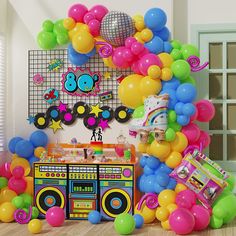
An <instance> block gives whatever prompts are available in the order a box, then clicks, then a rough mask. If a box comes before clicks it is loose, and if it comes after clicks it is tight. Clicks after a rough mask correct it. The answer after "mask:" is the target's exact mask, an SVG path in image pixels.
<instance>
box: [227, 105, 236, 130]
mask: <svg viewBox="0 0 236 236" xmlns="http://www.w3.org/2000/svg"><path fill="white" fill-rule="evenodd" d="M227 112H228V121H227V129H228V130H236V104H228V106H227Z"/></svg>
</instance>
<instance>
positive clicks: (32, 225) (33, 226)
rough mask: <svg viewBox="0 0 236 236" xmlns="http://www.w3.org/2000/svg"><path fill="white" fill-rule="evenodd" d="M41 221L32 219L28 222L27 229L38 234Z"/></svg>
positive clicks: (40, 228)
mask: <svg viewBox="0 0 236 236" xmlns="http://www.w3.org/2000/svg"><path fill="white" fill-rule="evenodd" d="M42 226H43V223H42V221H40V220H39V219H33V220H31V221H30V222H29V223H28V230H29V232H30V233H32V234H39V233H40V232H41V231H42Z"/></svg>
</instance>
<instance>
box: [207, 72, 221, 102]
mask: <svg viewBox="0 0 236 236" xmlns="http://www.w3.org/2000/svg"><path fill="white" fill-rule="evenodd" d="M222 88H223V85H222V74H219V73H218V74H209V98H210V99H222Z"/></svg>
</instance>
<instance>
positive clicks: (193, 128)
mask: <svg viewBox="0 0 236 236" xmlns="http://www.w3.org/2000/svg"><path fill="white" fill-rule="evenodd" d="M182 133H183V134H184V135H185V136H186V137H187V139H188V143H189V144H193V143H195V142H196V141H197V140H198V139H199V137H200V129H199V127H198V125H196V124H194V123H189V124H188V125H186V126H184V127H183V128H182Z"/></svg>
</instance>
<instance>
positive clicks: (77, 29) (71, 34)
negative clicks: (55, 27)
mask: <svg viewBox="0 0 236 236" xmlns="http://www.w3.org/2000/svg"><path fill="white" fill-rule="evenodd" d="M82 31H86V32H88V33H89V27H88V26H87V25H85V24H83V23H76V25H75V27H74V28H73V29H71V30H70V31H69V33H68V34H69V38H70V40H72V39H73V37H74V36H75V35H76V34H77V33H79V32H82Z"/></svg>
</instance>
